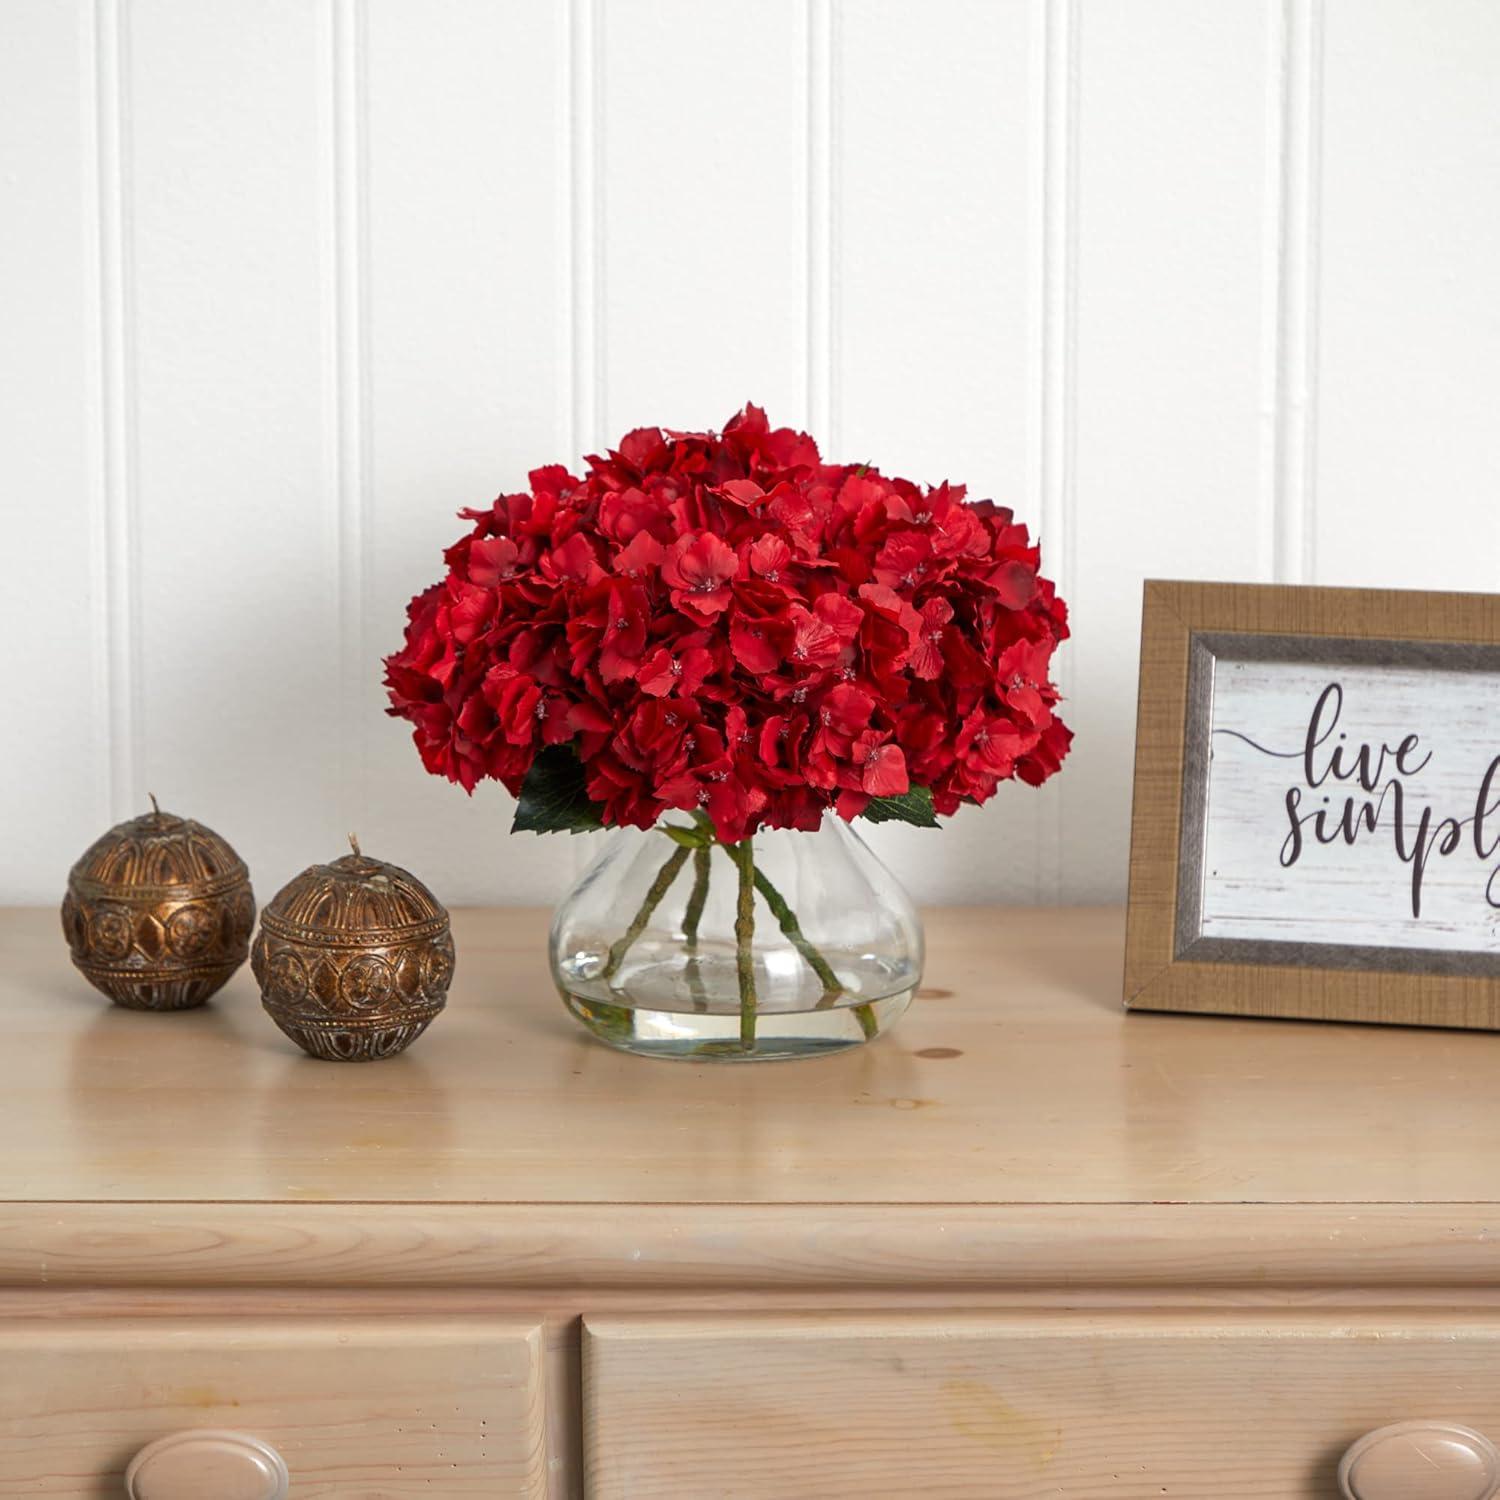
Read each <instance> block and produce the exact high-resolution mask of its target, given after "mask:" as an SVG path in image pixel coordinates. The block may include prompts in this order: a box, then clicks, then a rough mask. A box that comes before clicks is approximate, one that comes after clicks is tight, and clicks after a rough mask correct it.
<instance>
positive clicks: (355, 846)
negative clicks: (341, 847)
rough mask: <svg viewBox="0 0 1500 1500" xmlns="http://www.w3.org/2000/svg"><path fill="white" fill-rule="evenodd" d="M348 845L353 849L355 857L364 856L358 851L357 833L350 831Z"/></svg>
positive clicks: (361, 857) (360, 857)
mask: <svg viewBox="0 0 1500 1500" xmlns="http://www.w3.org/2000/svg"><path fill="white" fill-rule="evenodd" d="M349 847H350V848H351V849H352V850H353V851H354V856H355V858H356V859H363V858H364V855H363V854H361V853H360V849H359V836H358V835H357V834H353V833H351V834H350V835H349Z"/></svg>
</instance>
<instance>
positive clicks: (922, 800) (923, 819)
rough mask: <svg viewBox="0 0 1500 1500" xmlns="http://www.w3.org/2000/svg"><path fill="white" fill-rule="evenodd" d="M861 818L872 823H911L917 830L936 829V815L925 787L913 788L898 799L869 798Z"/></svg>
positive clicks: (927, 789) (929, 792) (930, 795)
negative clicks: (865, 818) (863, 817)
mask: <svg viewBox="0 0 1500 1500" xmlns="http://www.w3.org/2000/svg"><path fill="white" fill-rule="evenodd" d="M863 816H865V817H867V818H868V819H869V820H870V821H871V822H872V823H912V824H914V825H915V826H916V827H918V828H936V827H937V826H938V820H937V814H936V813H935V812H933V810H932V792H931V790H930V789H929V788H927V787H925V786H914V787H912V789H911V790H910V791H909V792H905V793H903V794H902V795H901V796H899V797H871V798H870V803H869V806H868V807H866V808H865V810H864V814H863Z"/></svg>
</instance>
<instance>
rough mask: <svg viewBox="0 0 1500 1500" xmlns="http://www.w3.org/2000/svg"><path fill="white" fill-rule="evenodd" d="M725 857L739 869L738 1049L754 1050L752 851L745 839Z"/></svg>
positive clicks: (729, 848)
mask: <svg viewBox="0 0 1500 1500" xmlns="http://www.w3.org/2000/svg"><path fill="white" fill-rule="evenodd" d="M726 848H727V852H728V854H729V857H730V858H731V859H732V860H733V861H734V862H735V864H736V865H738V866H739V871H740V889H739V899H738V901H737V902H736V904H735V911H734V959H735V970H736V972H737V973H738V975H739V982H740V1046H741V1048H743V1049H744V1050H745V1051H746V1052H753V1051H754V1050H755V1012H756V1005H757V1001H756V996H755V949H754V946H753V944H754V939H755V848H754V846H753V845H752V844H751V842H750V840H749V839H741V840H740V842H739V843H737V844H731V845H727V846H726Z"/></svg>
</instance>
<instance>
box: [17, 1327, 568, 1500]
mask: <svg viewBox="0 0 1500 1500" xmlns="http://www.w3.org/2000/svg"><path fill="white" fill-rule="evenodd" d="M541 1350H542V1342H541V1335H540V1332H539V1330H538V1329H537V1328H536V1327H534V1326H532V1325H530V1324H528V1323H522V1322H517V1321H513V1320H501V1319H489V1318H476V1319H465V1320H460V1319H441V1320H431V1319H404V1318H370V1319H363V1318H362V1319H348V1320H342V1321H341V1320H334V1319H317V1320H312V1319H302V1318H297V1319H290V1318H281V1319H268V1320H255V1321H241V1320H238V1319H223V1320H220V1319H203V1318H190V1319H189V1318H150V1319H138V1320H131V1319H120V1320H109V1321H107V1322H105V1321H99V1322H95V1321H81V1320H80V1321H74V1320H71V1319H64V1320H59V1321H56V1322H50V1321H49V1322H41V1321H31V1320H16V1321H12V1322H8V1323H0V1496H4V1495H68V1496H73V1497H84V1496H87V1497H94V1496H99V1497H103V1496H120V1495H124V1493H125V1489H124V1475H125V1470H126V1468H127V1466H128V1465H129V1463H130V1461H131V1459H132V1458H133V1457H134V1455H135V1454H136V1453H137V1452H138V1451H139V1450H140V1449H141V1448H143V1447H144V1446H145V1445H146V1444H148V1443H152V1442H153V1441H156V1440H158V1439H162V1438H166V1437H169V1436H170V1435H171V1434H174V1433H180V1432H185V1431H193V1430H197V1431H202V1430H209V1429H231V1430H232V1431H233V1432H235V1433H239V1434H246V1435H248V1436H249V1437H250V1438H252V1439H258V1440H259V1441H260V1442H261V1443H263V1444H267V1445H269V1446H270V1448H272V1449H274V1450H275V1451H276V1453H279V1454H280V1456H281V1458H282V1459H283V1460H284V1461H285V1464H286V1468H287V1471H288V1473H289V1476H290V1483H291V1494H292V1495H293V1496H295V1497H296V1500H311V1497H313V1496H327V1497H334V1496H336V1497H338V1500H366V1497H375V1496H380V1497H385V1496H391V1497H397V1496H407V1495H410V1496H417V1495H422V1496H426V1497H429V1500H434V1497H438V1496H450V1495H452V1496H459V1495H483V1496H485V1497H487V1500H488V1497H492V1496H501V1495H503V1496H517V1497H523V1496H524V1497H527V1500H530V1497H535V1496H541V1495H543V1494H544V1493H545V1483H544V1477H545V1469H546V1463H545V1456H544V1447H543V1443H544V1434H543V1411H542V1404H543V1403H542V1389H543V1386H542V1370H541V1359H542V1353H541ZM172 1465H175V1466H176V1467H175V1469H174V1471H173V1472H174V1476H175V1475H176V1474H180V1473H184V1472H196V1471H190V1470H188V1469H186V1468H185V1467H184V1465H183V1463H182V1462H181V1461H179V1460H177V1459H176V1458H175V1457H174V1458H169V1459H167V1460H164V1461H163V1463H161V1464H159V1465H157V1466H156V1469H155V1471H154V1472H156V1473H157V1474H158V1475H159V1474H161V1473H164V1472H166V1470H167V1469H168V1468H169V1467H171V1466H172ZM214 1487H215V1488H217V1489H218V1490H219V1492H220V1493H223V1492H224V1491H225V1489H226V1488H233V1486H232V1485H231V1486H225V1485H223V1484H222V1482H220V1483H218V1484H217V1485H216V1486H214ZM183 1488H184V1481H183V1480H182V1479H180V1478H178V1477H173V1478H171V1479H170V1480H169V1481H168V1482H167V1483H166V1484H165V1485H164V1486H163V1485H161V1484H158V1485H157V1486H155V1488H154V1490H153V1493H164V1494H167V1495H175V1494H176V1493H177V1492H178V1490H180V1489H183ZM186 1488H187V1489H188V1491H189V1492H191V1491H192V1488H193V1486H192V1483H191V1480H189V1481H187V1482H186ZM196 1500H216V1496H215V1495H214V1494H211V1493H208V1492H206V1491H205V1492H204V1493H202V1494H201V1495H200V1496H197V1497H196Z"/></svg>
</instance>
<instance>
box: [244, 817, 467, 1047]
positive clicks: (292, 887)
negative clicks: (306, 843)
mask: <svg viewBox="0 0 1500 1500" xmlns="http://www.w3.org/2000/svg"><path fill="white" fill-rule="evenodd" d="M350 843H351V844H353V846H354V853H353V854H346V855H345V856H344V857H343V858H342V859H336V860H334V861H333V863H332V864H327V865H312V866H310V867H309V868H308V869H306V870H304V871H303V872H302V873H301V874H300V875H298V876H297V877H296V879H295V880H293V881H291V882H290V883H289V884H287V885H286V886H284V887H283V888H282V889H281V890H280V891H278V892H277V893H276V895H275V896H274V897H273V898H272V900H271V901H270V903H269V904H268V905H267V906H266V909H265V911H263V912H262V913H261V918H260V931H259V933H257V934H256V938H255V946H254V949H253V950H252V952H251V955H250V966H251V968H252V969H253V970H254V972H255V977H256V979H257V980H258V981H259V983H260V993H261V999H262V1001H263V1002H264V1004H265V1007H266V1010H267V1011H268V1012H269V1013H270V1016H271V1019H272V1020H273V1021H275V1023H276V1024H277V1025H278V1026H279V1027H280V1028H281V1029H282V1030H283V1031H284V1032H285V1033H286V1034H287V1035H288V1036H289V1037H290V1038H291V1039H292V1040H293V1041H294V1042H296V1044H297V1045H298V1046H299V1047H301V1048H302V1049H303V1050H304V1051H306V1052H310V1053H311V1054H312V1055H313V1056H314V1057H321V1058H326V1059H327V1060H328V1061H330V1062H372V1061H375V1060H377V1059H379V1058H382V1057H394V1056H395V1055H396V1054H397V1053H398V1052H403V1051H405V1049H406V1048H407V1047H409V1046H410V1045H411V1044H412V1043H413V1042H414V1041H416V1039H417V1038H418V1037H419V1036H421V1034H422V1033H423V1032H424V1031H426V1030H427V1028H428V1026H429V1025H430V1024H431V1023H432V1019H433V1017H434V1016H436V1015H437V1013H438V1012H439V1011H440V1010H442V1008H443V1006H444V1005H446V1004H447V1001H448V982H449V980H451V979H452V977H453V937H452V934H451V933H450V931H449V925H448V913H447V911H446V910H445V909H444V908H443V906H442V905H441V903H440V902H439V901H438V900H437V898H436V897H435V896H434V895H433V894H432V892H431V891H429V890H428V889H427V887H426V886H425V885H423V884H422V882H421V881H420V880H418V879H417V878H416V876H415V875H412V874H411V873H410V872H409V871H406V870H403V869H401V868H400V867H399V866H397V865H390V864H386V863H385V862H384V861H383V860H378V859H371V858H369V857H368V856H366V855H364V854H361V853H360V850H359V845H358V844H357V843H355V841H354V840H353V839H351V840H350Z"/></svg>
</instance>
